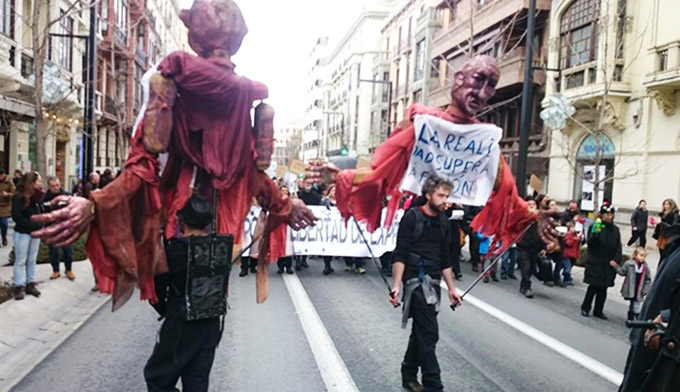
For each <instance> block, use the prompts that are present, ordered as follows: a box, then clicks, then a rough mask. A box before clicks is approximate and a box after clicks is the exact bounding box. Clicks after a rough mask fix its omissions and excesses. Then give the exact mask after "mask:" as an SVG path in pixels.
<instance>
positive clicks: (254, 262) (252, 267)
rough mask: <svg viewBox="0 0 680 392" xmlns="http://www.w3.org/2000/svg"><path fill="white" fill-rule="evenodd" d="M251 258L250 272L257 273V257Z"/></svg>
mask: <svg viewBox="0 0 680 392" xmlns="http://www.w3.org/2000/svg"><path fill="white" fill-rule="evenodd" d="M249 259H250V273H251V274H256V273H257V259H253V258H249Z"/></svg>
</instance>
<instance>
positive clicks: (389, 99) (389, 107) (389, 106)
mask: <svg viewBox="0 0 680 392" xmlns="http://www.w3.org/2000/svg"><path fill="white" fill-rule="evenodd" d="M359 81H360V82H364V83H373V84H382V85H387V132H386V134H387V137H390V133H391V132H392V130H391V126H390V125H391V123H390V120H391V118H392V82H391V81H389V80H375V79H359Z"/></svg>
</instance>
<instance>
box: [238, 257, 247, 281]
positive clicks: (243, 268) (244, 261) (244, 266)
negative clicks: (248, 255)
mask: <svg viewBox="0 0 680 392" xmlns="http://www.w3.org/2000/svg"><path fill="white" fill-rule="evenodd" d="M249 262H250V259H241V272H239V274H238V276H240V277H244V276H246V275H248V263H249Z"/></svg>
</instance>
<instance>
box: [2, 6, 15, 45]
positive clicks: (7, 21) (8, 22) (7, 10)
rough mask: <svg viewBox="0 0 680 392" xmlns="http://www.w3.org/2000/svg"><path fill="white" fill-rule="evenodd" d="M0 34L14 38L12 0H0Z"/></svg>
mask: <svg viewBox="0 0 680 392" xmlns="http://www.w3.org/2000/svg"><path fill="white" fill-rule="evenodd" d="M0 34H2V35H5V36H7V37H9V38H14V0H0Z"/></svg>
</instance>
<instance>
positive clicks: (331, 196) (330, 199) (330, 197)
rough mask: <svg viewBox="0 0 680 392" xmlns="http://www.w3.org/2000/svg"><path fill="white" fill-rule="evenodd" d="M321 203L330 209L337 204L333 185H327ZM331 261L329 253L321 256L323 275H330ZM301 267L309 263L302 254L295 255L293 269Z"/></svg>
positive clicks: (331, 257) (305, 266)
mask: <svg viewBox="0 0 680 392" xmlns="http://www.w3.org/2000/svg"><path fill="white" fill-rule="evenodd" d="M321 203H322V205H324V206H326V208H328V209H331V208H332V207H335V206H337V204H338V203H337V200H336V199H335V185H331V186H329V187H328V190H327V191H326V196H325V197H324V198H323V200H322V201H321ZM332 263H333V256H329V255H324V256H323V274H324V275H330V274H332V273H333V272H335V270H334V269H333V266H332V265H331V264H332ZM302 268H309V264H308V263H307V260H306V259H305V258H303V257H302V256H297V259H296V260H295V269H297V270H298V271H299V270H300V269H302Z"/></svg>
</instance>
